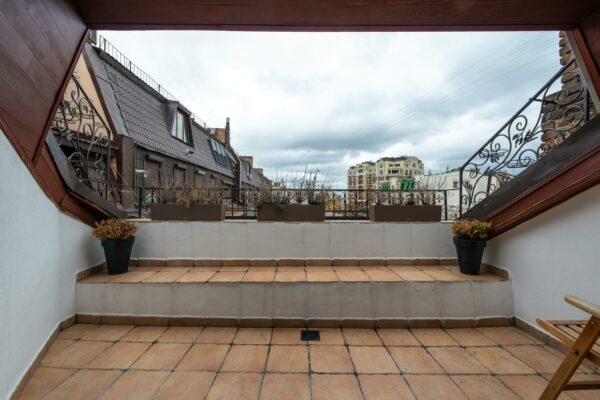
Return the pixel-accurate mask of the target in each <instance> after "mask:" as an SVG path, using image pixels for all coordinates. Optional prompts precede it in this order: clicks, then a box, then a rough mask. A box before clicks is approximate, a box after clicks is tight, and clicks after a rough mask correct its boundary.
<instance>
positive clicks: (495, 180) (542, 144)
mask: <svg viewBox="0 0 600 400" xmlns="http://www.w3.org/2000/svg"><path fill="white" fill-rule="evenodd" d="M576 67H577V65H576V64H575V60H574V59H573V60H571V61H570V62H568V63H566V64H565V65H564V66H563V67H562V68H561V69H560V70H559V71H558V72H557V73H556V74H555V75H554V76H553V77H552V78H551V79H550V80H549V81H548V82H547V83H546V84H545V85H544V86H543V87H542V88H541V89H540V90H538V92H537V93H536V94H535V95H534V96H533V97H532V98H531V99H529V101H528V102H527V103H526V104H525V105H524V106H523V107H521V108H520V109H519V111H517V112H516V113H515V114H514V115H513V116H512V117H511V118H510V119H509V120H508V121H507V122H506V123H505V124H504V125H503V126H502V127H501V128H500V129H499V130H498V131H497V132H496V133H495V134H494V135H493V136H492V137H491V138H490V139H489V140H488V141H487V142H486V143H485V144H484V145H483V146H481V147H480V148H479V150H477V152H475V154H473V155H472V156H471V157H470V158H469V159H468V160H467V161H466V162H465V163H464V165H463V166H462V167H461V168H460V186H459V189H460V194H459V196H460V200H461V201H460V215H463V214H464V213H466V212H467V211H468V210H470V209H471V208H472V207H473V206H475V205H476V204H478V203H479V202H481V201H482V200H483V199H485V198H487V197H488V196H489V195H491V194H492V193H493V192H494V191H496V190H497V189H499V188H500V187H501V186H502V185H504V184H506V183H507V182H508V181H510V180H511V179H512V178H514V177H515V176H516V175H518V174H519V173H520V172H522V171H523V170H524V169H526V168H528V167H530V166H531V165H533V164H535V163H536V162H537V161H538V160H539V159H540V158H541V157H543V156H544V155H546V154H548V153H549V152H550V151H551V150H552V149H553V148H554V147H556V146H558V145H560V144H561V143H562V142H563V141H564V140H565V139H566V138H567V137H568V136H569V135H571V134H572V133H573V132H575V131H576V130H577V129H579V128H580V127H581V126H582V125H584V124H585V123H586V122H587V121H588V119H589V117H590V104H591V103H590V102H591V100H590V95H589V92H588V89H587V87H586V84H585V81H584V79H583V77H582V75H581V73H580V71H579V70H578V69H577V68H576Z"/></svg>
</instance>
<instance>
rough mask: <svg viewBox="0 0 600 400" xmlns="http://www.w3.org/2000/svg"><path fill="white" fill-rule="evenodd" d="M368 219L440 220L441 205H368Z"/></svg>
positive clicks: (378, 220) (395, 220)
mask: <svg viewBox="0 0 600 400" xmlns="http://www.w3.org/2000/svg"><path fill="white" fill-rule="evenodd" d="M369 219H370V220H371V221H376V222H440V221H441V220H442V206H386V205H370V206H369Z"/></svg>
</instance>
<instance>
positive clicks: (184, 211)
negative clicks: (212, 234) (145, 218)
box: [150, 204, 225, 221]
mask: <svg viewBox="0 0 600 400" xmlns="http://www.w3.org/2000/svg"><path fill="white" fill-rule="evenodd" d="M150 216H151V218H152V219H153V220H157V221H223V220H224V219H225V204H194V205H192V206H190V207H186V206H183V205H181V204H152V205H151V206H150Z"/></svg>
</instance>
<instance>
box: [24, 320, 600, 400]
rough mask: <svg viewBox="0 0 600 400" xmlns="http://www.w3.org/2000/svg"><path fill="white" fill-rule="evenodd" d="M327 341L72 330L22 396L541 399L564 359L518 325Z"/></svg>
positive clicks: (247, 331)
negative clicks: (554, 371)
mask: <svg viewBox="0 0 600 400" xmlns="http://www.w3.org/2000/svg"><path fill="white" fill-rule="evenodd" d="M320 332H321V334H322V337H323V340H322V341H320V342H309V343H307V342H303V341H300V329H293V328H286V329H283V328H282V329H278V328H275V329H265V328H260V329H253V328H243V329H237V328H196V327H170V328H165V327H153V326H136V327H134V326H128V325H118V326H117V325H113V326H111V325H82V324H78V325H73V326H71V327H70V328H68V329H66V330H65V331H63V332H61V333H60V335H59V338H58V339H56V340H55V342H54V343H53V345H52V347H51V348H50V350H49V352H48V354H47V355H46V356H45V358H44V359H43V360H42V362H41V366H40V367H39V368H38V369H37V370H36V371H35V372H34V374H33V376H32V378H31V379H30V381H29V383H28V385H27V386H26V388H25V390H24V392H23V393H22V396H21V398H22V399H192V398H193V399H235V400H237V399H277V400H287V399H313V400H319V399H325V400H335V399H343V400H348V399H366V400H380V399H423V400H427V399H471V400H479V399H482V400H489V399H537V398H538V396H539V395H540V393H541V391H542V390H543V389H544V387H545V385H546V383H547V381H548V379H549V378H550V376H551V373H552V372H553V369H554V368H556V366H557V365H558V364H557V363H558V362H560V359H561V358H562V355H561V354H560V353H558V352H556V351H555V350H553V349H551V348H549V347H547V346H545V345H542V344H541V343H540V342H538V341H537V340H535V339H534V338H533V337H531V336H529V335H527V334H526V333H524V332H522V331H520V330H518V329H516V328H512V327H502V328H478V329H449V330H442V329H415V330H412V331H411V330H405V329H384V330H369V329H364V330H363V329H347V330H344V331H342V330H340V329H322V330H320ZM592 377H594V373H593V371H592V370H590V369H588V368H586V367H582V368H581V369H580V371H579V372H578V375H577V378H578V379H582V380H585V379H590V378H592ZM598 398H600V391H588V392H578V393H574V392H571V394H569V395H564V396H562V397H561V399H598Z"/></svg>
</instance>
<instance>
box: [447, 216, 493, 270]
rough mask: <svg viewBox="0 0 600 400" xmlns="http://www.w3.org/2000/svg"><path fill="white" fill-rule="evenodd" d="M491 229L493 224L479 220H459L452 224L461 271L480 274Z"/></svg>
mask: <svg viewBox="0 0 600 400" xmlns="http://www.w3.org/2000/svg"><path fill="white" fill-rule="evenodd" d="M491 230H492V224H490V223H489V222H483V221H477V220H472V221H469V220H459V221H455V222H454V223H453V224H452V234H453V235H454V246H455V247H456V255H457V257H458V266H459V268H460V272H462V273H463V274H468V275H479V268H480V266H481V260H482V258H483V250H484V249H485V243H486V240H487V238H488V236H489V233H490V231H491Z"/></svg>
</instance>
